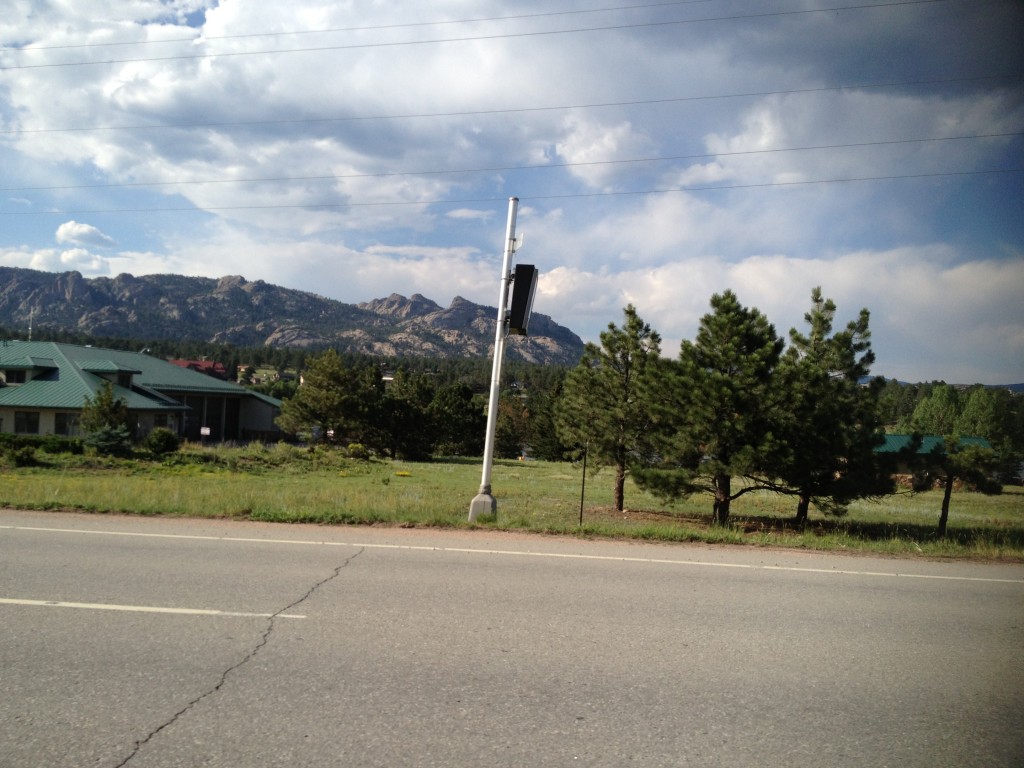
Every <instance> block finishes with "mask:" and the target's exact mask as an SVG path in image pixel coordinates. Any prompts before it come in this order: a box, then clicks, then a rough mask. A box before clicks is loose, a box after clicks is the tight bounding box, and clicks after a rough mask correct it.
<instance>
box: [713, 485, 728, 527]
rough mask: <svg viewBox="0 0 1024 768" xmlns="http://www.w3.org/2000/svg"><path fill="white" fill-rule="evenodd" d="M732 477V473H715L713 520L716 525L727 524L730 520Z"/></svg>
mask: <svg viewBox="0 0 1024 768" xmlns="http://www.w3.org/2000/svg"><path fill="white" fill-rule="evenodd" d="M731 484H732V477H731V476H730V475H715V480H714V485H715V506H714V513H713V515H712V522H713V523H714V524H715V525H725V524H726V522H727V521H728V520H729V502H730V501H731V499H730V498H729V496H730V495H731V494H730V487H731Z"/></svg>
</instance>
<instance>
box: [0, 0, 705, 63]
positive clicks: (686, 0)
mask: <svg viewBox="0 0 1024 768" xmlns="http://www.w3.org/2000/svg"><path fill="white" fill-rule="evenodd" d="M711 2H716V0H673V1H672V2H663V3H643V4H641V5H613V6H606V7H604V8H586V9H579V10H570V11H549V12H547V13H521V14H515V15H511V16H485V17H481V18H473V19H440V20H437V21H415V22H406V23H402V24H368V25H363V26H356V27H325V28H324V29H293V30H286V31H283V32H249V33H247V34H244V35H193V36H191V37H167V38H163V39H161V40H122V41H117V42H111V43H76V44H72V45H34V46H32V47H31V48H16V47H12V46H0V52H3V51H59V50H69V49H80V48H113V47H123V46H127V45H162V44H166V43H194V42H196V41H197V40H203V41H207V40H244V39H247V38H253V37H288V36H292V35H327V34H333V33H335V32H373V31H377V30H382V29H411V28H414V27H441V26H453V25H456V24H479V23H486V22H492V21H520V20H522V19H540V18H547V17H551V16H581V15H584V14H591V13H611V12H614V11H633V10H644V9H647V8H661V7H665V6H678V5H697V4H701V3H711Z"/></svg>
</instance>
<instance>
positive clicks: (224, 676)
mask: <svg viewBox="0 0 1024 768" xmlns="http://www.w3.org/2000/svg"><path fill="white" fill-rule="evenodd" d="M364 551H365V550H363V549H360V550H359V551H358V552H356V553H355V554H354V555H352V556H351V557H348V558H346V559H345V561H344V562H343V563H342V564H341V565H339V566H337V567H336V568H335V569H334V570H333V571H332V572H331V574H330V575H329V576H327V577H325V578H323V579H321V580H320V581H318V582H317V583H316V584H314V585H313V586H312V587H310V588H309V589H308V590H307V591H306V593H305V594H304V595H303V596H302V597H300V598H298V599H297V600H293V601H292V602H291V603H289V604H288V605H286V606H285V607H284V608H281V609H279V610H277V611H275V612H274V613H273V614H272V615H271V616H270V619H269V620H268V622H267V628H266V629H265V630H263V634H262V635H261V636H260V639H259V640H258V641H257V642H256V645H254V646H253V647H252V649H251V650H250V651H249V652H248V653H247V654H246V655H245V656H244V657H243V658H242V659H241V660H240V661H238V662H236V663H235V664H232V665H231V666H230V667H228V668H227V669H225V670H224V671H223V672H222V673H221V676H220V679H219V680H218V681H217V684H216V685H215V686H213V687H212V688H210V690H208V691H206V692H205V693H202V694H200V695H199V696H197V697H196V698H194V699H192V701H190V702H189V703H188V704H186V705H185V706H184V707H182V708H181V709H179V710H178V711H177V712H175V713H174V714H173V715H171V717H170V719H168V720H167V721H166V722H164V723H162V724H161V725H160V726H158V727H157V728H154V729H153V730H152V731H150V732H149V734H148V735H147V736H146V737H145V738H143V739H140V740H139V741H136V742H135V745H134V747H133V748H132V751H131V753H129V755H128V756H127V757H126V758H125V759H124V760H122V761H121V762H120V763H118V764H117V765H116V766H114V768H124V766H126V765H128V763H130V762H131V761H132V760H133V759H134V758H135V756H136V755H138V754H139V752H140V751H141V750H142V748H143V747H144V746H146V745H147V744H148V743H149V742H150V741H152V740H153V739H154V738H156V736H157V735H158V734H159V733H160V732H161V731H164V730H166V729H167V728H170V727H171V726H172V725H174V724H175V723H176V722H177V721H178V720H180V719H181V718H182V717H183V716H184V715H185V714H186V713H188V712H189V711H190V710H191V709H193V708H194V707H195V706H196V705H197V704H199V702H201V701H203V700H204V699H207V698H209V697H210V696H212V695H213V694H215V693H217V692H218V691H219V690H220V689H221V688H223V687H224V685H225V683H227V681H228V678H229V677H230V676H231V675H232V673H234V672H236V671H237V670H239V669H241V668H242V667H244V666H245V665H246V664H248V663H249V662H250V661H252V660H253V659H254V658H256V655H257V654H258V653H259V652H260V651H261V650H262V649H263V647H264V646H266V644H267V643H268V642H269V641H270V636H271V634H273V632H274V627H275V622H276V619H277V617H278V616H280V615H281V614H282V613H287V612H288V611H290V610H291V609H292V608H295V607H296V606H297V605H301V604H302V603H304V602H305V601H306V600H308V599H309V598H310V597H312V596H313V594H314V593H315V592H316V591H317V590H318V589H320V588H321V587H323V586H324V585H325V584H328V583H330V582H331V581H334V579H336V578H338V576H340V575H341V572H342V570H344V569H345V568H346V567H347V566H348V565H349V564H350V563H351V562H352V561H353V560H355V559H356V558H357V557H359V555H361V554H362V553H363V552H364Z"/></svg>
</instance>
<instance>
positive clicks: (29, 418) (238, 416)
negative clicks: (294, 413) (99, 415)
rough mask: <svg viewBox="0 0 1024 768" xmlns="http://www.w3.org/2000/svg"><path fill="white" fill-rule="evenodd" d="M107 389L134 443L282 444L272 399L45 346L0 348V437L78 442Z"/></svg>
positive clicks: (105, 354)
mask: <svg viewBox="0 0 1024 768" xmlns="http://www.w3.org/2000/svg"><path fill="white" fill-rule="evenodd" d="M106 382H110V383H111V384H112V385H113V388H114V389H113V391H114V396H115V397H117V398H119V399H121V400H123V401H124V402H125V403H126V405H127V406H128V412H129V414H130V416H131V419H132V421H133V422H134V426H135V430H136V436H137V437H143V436H145V435H146V434H148V433H149V432H150V431H151V430H152V429H154V428H156V427H167V428H168V429H171V430H172V431H174V432H175V433H177V434H178V435H180V436H182V437H184V438H187V439H189V440H195V441H199V440H203V439H205V440H209V441H214V442H221V441H225V440H242V441H245V440H256V439H278V438H279V437H281V432H280V430H279V429H278V428H277V426H276V425H275V424H274V419H275V418H276V417H277V415H278V414H279V413H280V411H281V401H280V400H277V399H276V398H273V397H267V396H266V395H262V394H259V393H257V392H252V391H250V390H248V389H246V388H244V387H241V386H239V385H237V384H233V383H231V382H228V381H222V380H220V379H217V378H214V377H211V376H207V375H205V374H203V373H199V372H197V371H195V370H193V369H191V368H188V367H183V366H180V365H175V364H172V363H169V362H167V361H166V360H161V359H159V358H155V357H150V356H149V355H145V354H140V353H135V352H122V351H120V350H113V349H100V348H98V347H83V346H78V345H74V344H58V343H55V342H44V341H4V342H2V343H0V432H14V433H17V434H35V435H50V434H52V435H68V436H74V435H77V434H79V429H78V422H79V416H80V415H81V411H82V407H83V406H84V405H85V402H86V399H87V398H89V399H92V398H95V396H96V394H97V393H98V392H99V391H100V389H101V388H102V387H103V386H104V385H105V383H106Z"/></svg>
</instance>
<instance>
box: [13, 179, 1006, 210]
mask: <svg viewBox="0 0 1024 768" xmlns="http://www.w3.org/2000/svg"><path fill="white" fill-rule="evenodd" d="M1010 173H1024V167H1022V168H996V169H992V170H984V171H943V172H936V173H908V174H900V175H890V176H855V177H850V178H846V179H808V180H806V181H770V182H764V183H759V184H724V185H719V186H688V187H669V188H666V189H642V190H631V191H621V192H576V193H566V194H563V195H529V194H521V195H519V199H520V200H569V199H585V198H596V197H638V196H641V195H666V194H673V193H678V192H715V191H728V190H736V189H765V188H769V187H797V186H811V185H814V184H847V183H852V182H860V181H897V180H902V179H931V178H943V177H953V176H985V175H991V174H1010ZM506 200H508V198H507V197H475V198H464V199H454V200H387V201H377V202H367V203H352V202H348V203H292V204H288V205H269V204H268V205H210V206H201V207H200V206H194V205H193V206H187V207H186V206H177V207H167V208H108V209H82V210H59V211H58V210H50V211H0V216H80V215H85V214H90V215H91V214H100V213H102V214H108V213H204V212H207V211H265V210H294V209H300V208H304V209H307V210H323V209H340V208H374V207H379V208H383V207H387V206H411V205H466V204H469V203H494V202H502V201H506Z"/></svg>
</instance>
